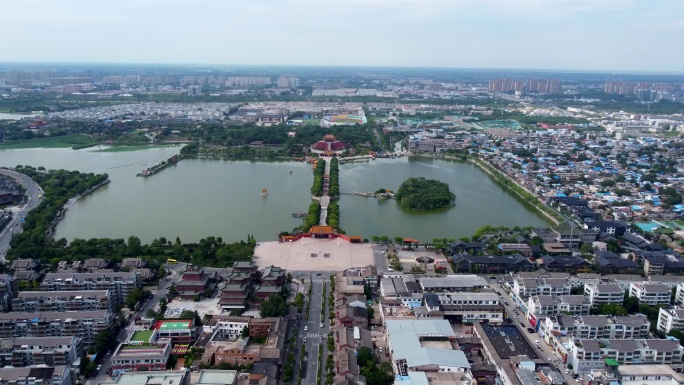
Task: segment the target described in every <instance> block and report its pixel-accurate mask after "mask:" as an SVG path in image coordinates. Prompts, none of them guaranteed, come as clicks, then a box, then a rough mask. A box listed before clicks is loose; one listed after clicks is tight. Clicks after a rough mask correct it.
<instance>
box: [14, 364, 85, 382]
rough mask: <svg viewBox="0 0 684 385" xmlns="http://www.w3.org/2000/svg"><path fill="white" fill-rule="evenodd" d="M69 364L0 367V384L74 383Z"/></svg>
mask: <svg viewBox="0 0 684 385" xmlns="http://www.w3.org/2000/svg"><path fill="white" fill-rule="evenodd" d="M73 383H74V378H73V377H72V374H71V368H70V367H69V366H29V367H25V368H2V369H0V385H72V384H73Z"/></svg>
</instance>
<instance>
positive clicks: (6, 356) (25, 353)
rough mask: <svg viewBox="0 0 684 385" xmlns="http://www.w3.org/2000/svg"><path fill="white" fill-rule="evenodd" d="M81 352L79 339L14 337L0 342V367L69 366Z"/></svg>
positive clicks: (81, 347) (68, 337)
mask: <svg viewBox="0 0 684 385" xmlns="http://www.w3.org/2000/svg"><path fill="white" fill-rule="evenodd" d="M82 350H83V344H82V341H81V339H80V338H78V337H74V336H64V337H14V338H4V339H2V340H0V366H2V367H5V366H14V367H25V366H32V365H47V366H55V365H57V366H59V365H66V366H70V365H71V364H73V363H74V362H75V361H76V360H77V359H78V357H80V353H81V351H82Z"/></svg>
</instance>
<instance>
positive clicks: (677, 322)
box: [658, 307, 684, 334]
mask: <svg viewBox="0 0 684 385" xmlns="http://www.w3.org/2000/svg"><path fill="white" fill-rule="evenodd" d="M673 330H677V331H680V332H681V331H684V309H682V308H680V307H676V308H674V309H665V308H662V307H661V308H660V309H659V310H658V331H659V332H663V333H665V334H669V333H670V332H671V331H673Z"/></svg>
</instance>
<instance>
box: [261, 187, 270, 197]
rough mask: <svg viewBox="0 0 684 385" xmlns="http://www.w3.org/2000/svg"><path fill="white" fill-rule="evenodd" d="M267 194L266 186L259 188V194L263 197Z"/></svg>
mask: <svg viewBox="0 0 684 385" xmlns="http://www.w3.org/2000/svg"><path fill="white" fill-rule="evenodd" d="M267 195H268V190H266V188H265V187H264V188H263V189H261V196H262V197H265V196H267Z"/></svg>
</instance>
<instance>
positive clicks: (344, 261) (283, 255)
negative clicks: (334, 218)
mask: <svg viewBox="0 0 684 385" xmlns="http://www.w3.org/2000/svg"><path fill="white" fill-rule="evenodd" d="M254 255H255V256H256V259H255V260H254V261H255V262H256V263H257V264H258V265H259V268H260V269H262V268H264V267H267V266H270V265H274V266H278V267H281V268H283V269H286V270H288V271H342V270H345V269H347V268H350V267H361V266H368V265H373V264H374V262H373V261H374V259H373V249H372V246H371V245H370V244H359V243H350V242H347V241H345V240H343V239H311V238H302V239H301V240H299V241H297V242H277V241H274V242H260V243H259V244H258V245H257V246H256V249H255V250H254Z"/></svg>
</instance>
